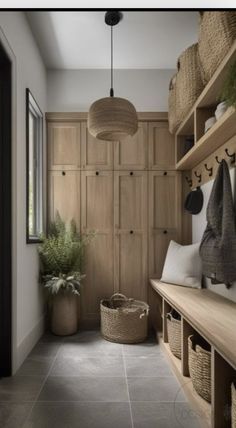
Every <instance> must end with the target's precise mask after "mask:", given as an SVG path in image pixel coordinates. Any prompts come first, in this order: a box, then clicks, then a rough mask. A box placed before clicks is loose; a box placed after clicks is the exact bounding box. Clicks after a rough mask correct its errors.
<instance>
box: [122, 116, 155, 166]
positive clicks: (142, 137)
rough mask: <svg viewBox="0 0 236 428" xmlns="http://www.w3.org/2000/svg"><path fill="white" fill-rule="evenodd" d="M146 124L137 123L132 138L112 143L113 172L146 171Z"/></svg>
mask: <svg viewBox="0 0 236 428" xmlns="http://www.w3.org/2000/svg"><path fill="white" fill-rule="evenodd" d="M147 126H148V125H147V122H139V124H138V131H137V132H136V134H135V135H134V136H133V137H127V138H125V139H124V140H122V141H115V143H114V169H115V170H130V169H134V170H145V169H147V154H148V150H147V149H148V141H147Z"/></svg>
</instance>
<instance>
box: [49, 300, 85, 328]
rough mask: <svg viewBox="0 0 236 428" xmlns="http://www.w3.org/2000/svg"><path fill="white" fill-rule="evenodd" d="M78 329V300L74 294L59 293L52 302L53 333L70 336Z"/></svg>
mask: <svg viewBox="0 0 236 428" xmlns="http://www.w3.org/2000/svg"><path fill="white" fill-rule="evenodd" d="M77 329H78V298H77V296H76V295H75V294H72V293H58V294H57V295H56V296H54V297H53V302H52V318H51V330H52V333H54V334H56V335H58V336H69V335H71V334H74V333H76V331H77Z"/></svg>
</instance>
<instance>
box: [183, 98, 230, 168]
mask: <svg viewBox="0 0 236 428" xmlns="http://www.w3.org/2000/svg"><path fill="white" fill-rule="evenodd" d="M235 134H236V110H235V109H234V108H233V107H230V108H229V109H228V110H227V111H226V112H225V113H224V115H223V116H222V117H221V118H220V119H219V120H218V121H217V122H216V123H215V124H214V125H213V126H212V128H211V129H209V131H207V132H206V134H204V135H203V136H202V137H201V138H200V140H199V141H197V142H196V143H195V144H194V146H193V147H192V149H191V150H189V152H188V153H186V155H185V156H184V157H183V158H182V159H181V160H180V161H179V162H178V163H177V164H176V169H177V170H182V171H184V170H188V169H192V168H194V167H195V166H196V165H197V164H199V163H200V162H201V161H202V160H204V159H205V158H206V157H207V156H209V155H210V154H211V153H213V152H214V151H215V150H217V149H218V148H219V147H220V146H222V145H223V144H224V143H225V142H226V141H228V140H229V139H230V138H231V137H233V136H234V135H235Z"/></svg>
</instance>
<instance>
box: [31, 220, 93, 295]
mask: <svg viewBox="0 0 236 428" xmlns="http://www.w3.org/2000/svg"><path fill="white" fill-rule="evenodd" d="M93 237H94V232H90V233H87V234H83V235H80V234H79V233H78V231H77V228H76V224H75V222H74V221H72V222H71V224H70V225H69V227H66V224H65V223H64V222H63V221H62V219H61V217H60V215H59V213H57V214H56V218H55V221H54V222H52V223H51V224H50V226H49V231H48V236H42V244H40V245H39V247H38V252H39V259H40V280H41V283H42V284H43V285H44V287H45V288H46V290H47V291H48V293H49V294H51V295H54V294H57V293H59V292H72V293H73V294H77V295H79V292H80V286H81V281H82V279H83V278H84V277H85V275H84V274H83V268H84V253H85V247H86V245H88V243H89V242H90V241H91V239H92V238H93Z"/></svg>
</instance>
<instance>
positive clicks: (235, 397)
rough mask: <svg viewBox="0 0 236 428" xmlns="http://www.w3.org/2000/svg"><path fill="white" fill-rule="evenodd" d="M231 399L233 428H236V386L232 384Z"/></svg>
mask: <svg viewBox="0 0 236 428" xmlns="http://www.w3.org/2000/svg"><path fill="white" fill-rule="evenodd" d="M231 398H232V405H231V420H232V424H231V426H232V428H236V389H235V384H234V383H232V384H231Z"/></svg>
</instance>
